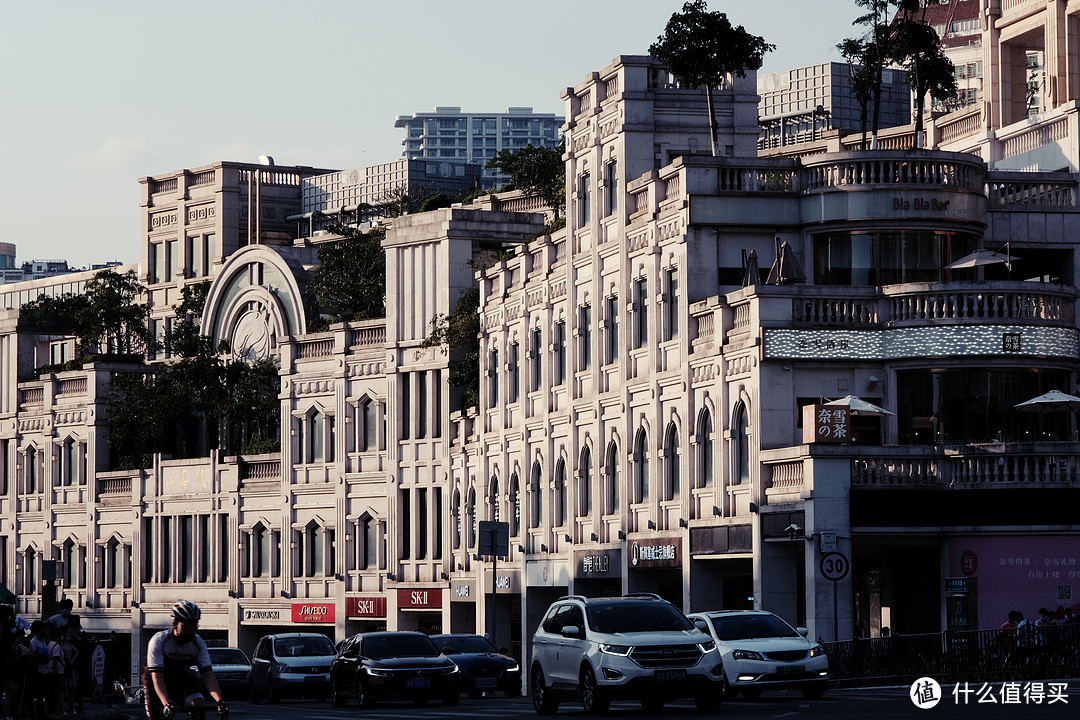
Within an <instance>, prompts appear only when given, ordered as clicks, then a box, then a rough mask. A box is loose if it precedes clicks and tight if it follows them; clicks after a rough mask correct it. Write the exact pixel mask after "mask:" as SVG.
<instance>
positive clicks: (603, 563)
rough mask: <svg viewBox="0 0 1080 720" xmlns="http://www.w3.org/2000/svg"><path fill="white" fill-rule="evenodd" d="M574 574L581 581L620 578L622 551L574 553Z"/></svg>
mask: <svg viewBox="0 0 1080 720" xmlns="http://www.w3.org/2000/svg"><path fill="white" fill-rule="evenodd" d="M574 573H575V575H574V576H575V577H578V578H582V579H588V578H619V577H622V551H621V550H578V551H576V552H574Z"/></svg>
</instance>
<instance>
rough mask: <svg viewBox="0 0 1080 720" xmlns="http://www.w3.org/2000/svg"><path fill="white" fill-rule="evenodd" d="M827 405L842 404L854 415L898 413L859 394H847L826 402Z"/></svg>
mask: <svg viewBox="0 0 1080 720" xmlns="http://www.w3.org/2000/svg"><path fill="white" fill-rule="evenodd" d="M825 404H826V405H842V406H844V407H846V408H848V410H849V411H850V412H851V414H852V415H895V414H896V413H894V412H892V411H890V410H886V409H885V408H883V407H880V406H878V405H875V404H874V403H872V402H867V401H866V400H863V399H862V398H861V397H859V396H857V395H847V396H845V397H842V398H840V399H839V400H830V401H829V402H827V403H825Z"/></svg>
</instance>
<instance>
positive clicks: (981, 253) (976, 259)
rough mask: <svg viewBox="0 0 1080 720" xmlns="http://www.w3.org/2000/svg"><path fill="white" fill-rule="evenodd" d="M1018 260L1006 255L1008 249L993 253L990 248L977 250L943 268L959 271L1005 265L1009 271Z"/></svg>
mask: <svg viewBox="0 0 1080 720" xmlns="http://www.w3.org/2000/svg"><path fill="white" fill-rule="evenodd" d="M1019 259H1020V258H1018V257H1014V256H1012V255H1009V254H1008V249H1006V250H1005V252H1003V253H1001V252H995V251H994V250H991V249H990V248H979V249H978V250H976V251H975V252H973V253H970V254H968V255H965V256H964V257H962V258H960V259H959V260H956V261H954V262H951V263H949V264H948V265H946V266H945V269H946V270H959V269H961V268H974V267H981V266H983V265H998V264H1000V263H1005V265H1006V266H1007V267H1008V268H1009V269H1010V270H1011V269H1012V264H1013V262H1015V261H1016V260H1019Z"/></svg>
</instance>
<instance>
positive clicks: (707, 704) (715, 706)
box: [694, 693, 720, 713]
mask: <svg viewBox="0 0 1080 720" xmlns="http://www.w3.org/2000/svg"><path fill="white" fill-rule="evenodd" d="M694 707H696V708H697V709H698V710H700V711H701V712H708V713H711V712H716V711H717V710H719V709H720V694H719V693H704V694H702V695H695V696H694Z"/></svg>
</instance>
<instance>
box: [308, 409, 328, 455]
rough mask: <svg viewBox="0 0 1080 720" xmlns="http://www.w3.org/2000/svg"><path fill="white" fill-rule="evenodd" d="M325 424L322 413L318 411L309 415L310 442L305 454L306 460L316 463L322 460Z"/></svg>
mask: <svg viewBox="0 0 1080 720" xmlns="http://www.w3.org/2000/svg"><path fill="white" fill-rule="evenodd" d="M325 432H326V424H325V420H324V418H323V414H322V413H320V412H316V413H313V414H312V415H311V432H309V433H308V442H309V443H310V445H309V448H308V454H307V458H306V459H307V462H309V463H316V462H322V461H323V447H324V445H323V443H324V442H325V434H324V433H325Z"/></svg>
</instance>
